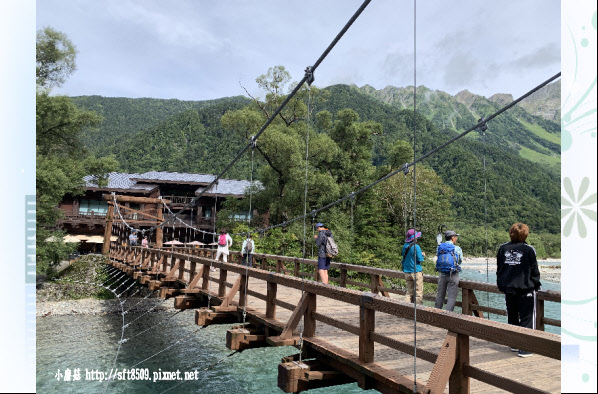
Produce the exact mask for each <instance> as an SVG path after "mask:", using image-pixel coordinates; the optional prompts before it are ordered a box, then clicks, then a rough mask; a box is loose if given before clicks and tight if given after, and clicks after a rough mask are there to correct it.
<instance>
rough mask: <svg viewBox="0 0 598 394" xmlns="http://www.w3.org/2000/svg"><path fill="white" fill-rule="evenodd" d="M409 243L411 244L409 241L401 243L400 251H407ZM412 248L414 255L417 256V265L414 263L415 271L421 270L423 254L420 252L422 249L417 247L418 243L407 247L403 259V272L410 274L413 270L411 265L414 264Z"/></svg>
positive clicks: (403, 252)
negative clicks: (401, 248)
mask: <svg viewBox="0 0 598 394" xmlns="http://www.w3.org/2000/svg"><path fill="white" fill-rule="evenodd" d="M409 245H411V243H410V242H405V244H404V245H403V250H402V251H401V253H402V254H403V255H405V252H407V248H408V247H409ZM414 248H415V253H416V257H417V265H415V272H422V266H421V262H422V261H424V255H423V254H422V250H421V248H420V247H419V244H416V245H415V246H414V247H412V248H411V249H409V252H407V255H406V256H405V258H404V259H403V272H406V273H409V274H412V273H413V272H414V271H413V266H414V264H413V249H414ZM401 257H402V256H401Z"/></svg>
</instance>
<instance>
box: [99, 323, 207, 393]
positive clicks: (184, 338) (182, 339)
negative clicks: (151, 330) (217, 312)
mask: <svg viewBox="0 0 598 394" xmlns="http://www.w3.org/2000/svg"><path fill="white" fill-rule="evenodd" d="M203 328H204V327H203V326H202V327H199V328H197V329H196V330H194V331H192V332H191V333H189V334H187V335H186V336H184V337H183V338H181V339H179V340H177V341H176V342H174V343H172V344H170V345H168V346H166V347H165V348H164V349H162V350H160V351H158V352H156V353H154V354H152V355H151V356H149V357H147V358H145V359H143V360H141V361H139V362H138V363H136V364H135V365H132V366H131V367H129V368H127V369H133V368H135V367H137V366H138V365H141V364H143V363H144V362H146V361H148V360H151V359H152V358H154V357H156V356H157V355H159V354H161V353H164V352H165V351H167V350H168V349H170V348H173V347H174V346H176V345H178V344H180V343H183V342H185V341H187V340H189V339H190V338H191V336H192V335H193V334H195V333H197V332H198V331H199V330H201V329H203ZM119 350H120V345H119ZM117 356H118V353H117ZM115 363H116V359H115ZM112 369H114V365H113V366H112ZM115 378H116V376H109V377H108V378H107V379H106V385H105V387H104V393H105V392H106V389H107V388H108V384H110V382H111V381H113V380H115Z"/></svg>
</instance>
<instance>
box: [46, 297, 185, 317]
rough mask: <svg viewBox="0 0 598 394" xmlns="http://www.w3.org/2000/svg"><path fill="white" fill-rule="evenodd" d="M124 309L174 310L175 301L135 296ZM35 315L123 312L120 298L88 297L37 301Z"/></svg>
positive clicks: (133, 310) (143, 310) (141, 310)
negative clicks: (96, 298)
mask: <svg viewBox="0 0 598 394" xmlns="http://www.w3.org/2000/svg"><path fill="white" fill-rule="evenodd" d="M123 308H124V310H129V309H130V312H131V313H133V312H145V311H148V310H150V309H152V308H153V309H152V311H167V312H174V311H176V309H175V308H174V307H173V301H172V299H171V300H163V299H156V298H146V299H143V297H134V298H131V299H129V300H127V301H126V302H125V304H124V305H123ZM35 309H36V310H35V315H36V316H39V317H48V316H65V315H81V314H85V315H107V314H111V313H121V311H122V309H121V306H120V300H117V299H113V300H95V299H92V298H86V299H81V300H70V301H46V302H37V303H36V305H35Z"/></svg>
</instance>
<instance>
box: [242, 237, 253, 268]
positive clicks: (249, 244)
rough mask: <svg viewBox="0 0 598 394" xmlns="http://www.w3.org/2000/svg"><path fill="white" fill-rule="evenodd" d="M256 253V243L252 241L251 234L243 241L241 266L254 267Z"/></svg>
mask: <svg viewBox="0 0 598 394" xmlns="http://www.w3.org/2000/svg"><path fill="white" fill-rule="evenodd" d="M254 251H255V243H254V242H253V239H251V234H247V239H245V241H243V246H241V255H242V256H243V258H242V260H241V264H242V265H243V266H245V265H246V266H248V267H253V252H254Z"/></svg>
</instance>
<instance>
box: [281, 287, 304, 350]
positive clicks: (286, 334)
mask: <svg viewBox="0 0 598 394" xmlns="http://www.w3.org/2000/svg"><path fill="white" fill-rule="evenodd" d="M307 296H308V293H305V294H303V297H301V300H299V303H298V304H297V306H296V307H295V310H294V311H293V313H292V314H291V317H290V318H289V321H288V322H287V324H286V326H285V327H284V329H283V330H282V333H281V334H280V339H289V338H290V337H291V336H293V330H294V329H295V328H296V327H297V325H298V324H299V321H300V320H301V314H302V313H303V308H304V305H303V303H304V302H306V300H307Z"/></svg>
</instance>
